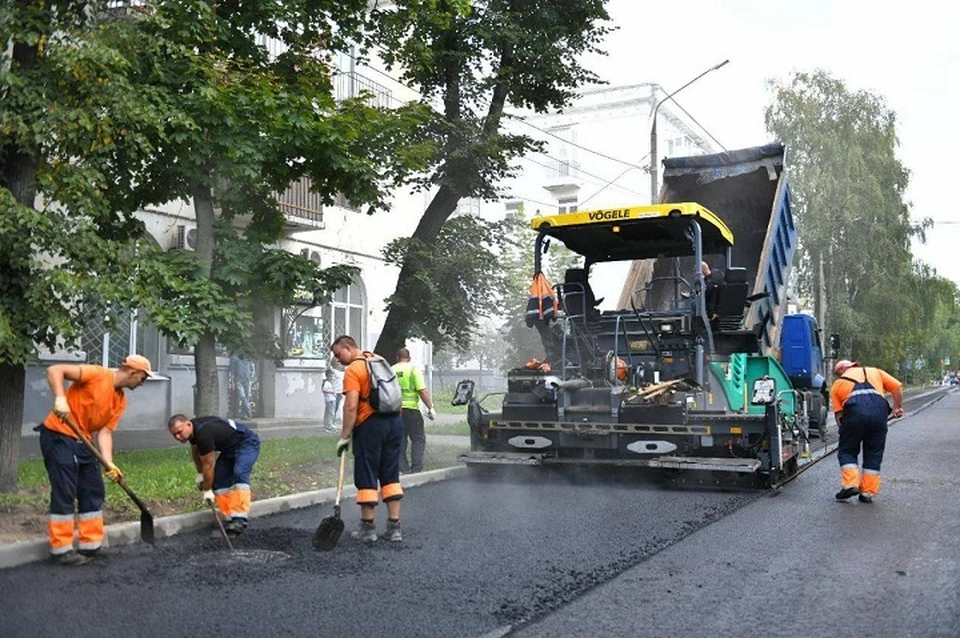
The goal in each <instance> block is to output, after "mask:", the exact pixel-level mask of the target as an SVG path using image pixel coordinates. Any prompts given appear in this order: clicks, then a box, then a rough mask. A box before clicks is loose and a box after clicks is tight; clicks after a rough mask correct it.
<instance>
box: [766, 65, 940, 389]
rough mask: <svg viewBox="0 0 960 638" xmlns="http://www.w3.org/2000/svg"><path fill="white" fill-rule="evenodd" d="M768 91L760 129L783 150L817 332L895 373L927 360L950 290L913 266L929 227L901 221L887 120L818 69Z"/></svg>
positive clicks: (900, 189)
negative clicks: (820, 318)
mask: <svg viewBox="0 0 960 638" xmlns="http://www.w3.org/2000/svg"><path fill="white" fill-rule="evenodd" d="M771 88H772V91H773V102H772V104H771V105H770V106H769V107H768V108H767V111H766V123H767V128H768V129H769V130H770V131H771V132H772V133H774V134H775V135H776V136H777V137H779V138H780V139H781V140H783V142H784V143H785V144H786V147H787V157H788V160H789V173H790V183H791V188H792V195H793V202H794V213H795V215H796V217H797V221H798V226H799V229H800V243H799V251H798V264H799V272H798V277H797V287H798V292H800V293H801V294H802V295H804V296H806V297H808V298H815V299H817V302H818V305H821V304H826V314H827V322H826V323H827V325H826V329H827V331H830V332H839V333H840V334H841V336H842V339H843V342H844V344H845V348H844V350H845V351H844V352H843V353H842V354H843V355H844V356H848V357H852V358H858V359H862V360H863V361H864V362H866V363H869V364H871V365H878V366H881V367H886V368H888V369H889V370H891V371H898V372H899V373H900V374H904V373H905V372H906V371H907V370H908V369H914V368H915V367H916V365H915V364H916V362H917V361H922V360H925V359H926V360H930V359H932V358H933V357H932V355H931V353H930V352H929V348H930V347H931V344H932V343H936V342H938V341H941V335H942V333H943V331H944V330H945V325H946V321H947V317H952V316H956V313H957V311H956V288H955V286H953V285H952V284H950V282H946V281H944V280H942V279H939V278H937V277H934V276H932V275H931V273H930V272H929V270H928V269H926V268H925V267H923V266H921V265H916V264H914V263H913V256H912V254H911V250H910V241H911V239H912V238H913V237H915V236H918V237H920V238H921V239H922V237H923V233H924V231H925V229H926V228H928V227H929V224H930V222H929V220H925V221H923V222H921V223H920V224H917V225H912V223H911V220H910V210H909V206H908V204H907V202H906V201H905V200H904V192H905V190H906V187H907V184H908V180H909V172H908V171H907V169H906V168H904V166H903V165H902V164H901V162H900V160H899V159H898V158H897V157H896V147H897V136H896V115H895V114H894V113H893V112H892V111H890V110H889V109H888V108H887V107H886V104H885V102H884V100H883V99H882V98H881V97H878V96H876V95H873V94H871V93H869V92H867V91H852V90H850V89H848V88H847V86H846V85H845V84H844V83H843V82H842V81H840V80H837V79H835V78H833V77H831V76H830V75H829V74H828V73H826V72H824V71H815V72H812V73H796V74H794V75H793V76H792V77H791V78H790V79H789V80H788V81H786V82H773V83H772V84H771ZM821 260H822V261H823V263H824V268H823V271H824V281H823V282H820V280H819V272H820V267H819V265H820V262H821ZM821 284H822V285H823V286H824V287H825V289H826V291H827V298H826V299H819V290H820V287H821Z"/></svg>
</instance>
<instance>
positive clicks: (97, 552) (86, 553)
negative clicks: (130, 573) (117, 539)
mask: <svg viewBox="0 0 960 638" xmlns="http://www.w3.org/2000/svg"><path fill="white" fill-rule="evenodd" d="M79 554H80V555H81V556H83V557H84V558H88V559H90V560H109V559H111V558H116V557H117V556H119V555H120V548H119V547H101V548H99V549H81V550H80V552H79Z"/></svg>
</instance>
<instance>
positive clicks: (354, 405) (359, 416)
mask: <svg viewBox="0 0 960 638" xmlns="http://www.w3.org/2000/svg"><path fill="white" fill-rule="evenodd" d="M330 351H331V352H332V353H333V356H334V357H336V358H337V360H338V361H339V362H340V363H342V364H343V365H345V366H347V369H346V371H345V372H344V375H343V395H344V402H343V429H342V431H341V434H340V441H339V442H338V443H337V455H338V456H339V455H341V454H345V453H346V451H347V449H348V448H349V447H350V443H351V440H352V441H353V455H354V465H353V482H354V485H356V487H357V504H358V505H359V506H360V528H359V529H358V530H357V531H356V532H353V533H351V536H352V537H354V538H357V539H359V540H362V541H364V542H373V541H376V540H377V532H376V526H375V525H374V516H373V514H374V509H375V508H376V506H377V504H378V502H379V500H380V498H381V497H382V498H383V502H384V503H385V504H386V506H387V528H386V533H385V538H386V539H387V540H389V541H394V542H399V541H401V540H403V535H402V533H401V531H400V499H402V498H403V488H402V487H401V486H400V445H401V441H402V439H403V421H401V420H400V413H399V412H397V413H394V414H385V413H380V412H377V410H375V409H374V407H373V406H372V405H371V404H370V394H371V387H370V373H369V372H368V371H367V364H366V361H365V359H366V357H367V355H368V354H369V355H370V356H371V357H372V356H374V355H372V354H371V353H365V352H363V351H362V350H361V349H360V348H359V347H358V346H357V342H356V341H354V339H353V338H352V337H350V336H348V335H342V336H339V337H337V338H336V340H335V341H334V342H333V345H331V346H330ZM398 407H399V406H398ZM378 485H379V488H380V489H379V491H378V489H377V487H378Z"/></svg>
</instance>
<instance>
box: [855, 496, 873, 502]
mask: <svg viewBox="0 0 960 638" xmlns="http://www.w3.org/2000/svg"><path fill="white" fill-rule="evenodd" d="M857 499H858V500H859V501H860V502H861V503H872V502H873V497H872V496H870V495H869V494H858V495H857Z"/></svg>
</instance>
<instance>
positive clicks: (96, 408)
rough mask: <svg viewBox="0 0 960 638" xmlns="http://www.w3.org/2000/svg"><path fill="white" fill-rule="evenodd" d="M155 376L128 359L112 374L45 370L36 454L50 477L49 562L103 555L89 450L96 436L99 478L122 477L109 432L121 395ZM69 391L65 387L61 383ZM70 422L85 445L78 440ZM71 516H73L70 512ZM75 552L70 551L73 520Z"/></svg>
mask: <svg viewBox="0 0 960 638" xmlns="http://www.w3.org/2000/svg"><path fill="white" fill-rule="evenodd" d="M152 376H154V373H153V370H152V369H151V366H150V361H149V360H148V359H147V358H146V357H142V356H140V355H137V354H132V355H130V356H129V357H127V358H126V359H124V360H123V363H121V364H120V367H119V368H118V369H116V370H114V369H111V368H104V367H101V366H97V365H74V364H55V365H52V366H50V367H49V368H47V383H48V384H49V386H50V390H51V392H53V410H52V411H51V412H50V414H49V415H47V418H46V419H44V421H43V424H41V425H39V426H37V427H36V428H34V429H35V430H36V431H38V432H39V433H40V451H41V453H42V454H43V464H44V466H45V467H46V469H47V476H49V478H50V521H49V523H48V524H47V531H48V534H49V538H50V557H51V559H52V560H53V561H54V562H56V563H58V564H60V565H71V566H72V565H83V564H84V563H86V562H88V561H89V560H90V559H91V558H103V557H106V556H107V555H108V554H107V552H106V551H105V550H103V549H102V546H103V536H104V527H103V510H102V507H103V500H104V496H105V490H104V486H103V479H102V478H101V477H100V469H99V466H100V463H99V462H98V459H97V456H96V455H95V454H94V453H93V451H91V450H90V449H89V447H88V445H89V446H91V447H92V443H90V442H91V441H92V440H93V435H94V434H96V438H97V447H98V448H99V452H100V455H101V456H102V457H103V459H104V467H105V468H106V471H105V472H104V476H106V477H107V478H109V479H110V480H111V481H115V482H116V481H119V480H120V479H122V478H123V472H121V471H120V468H118V467H117V466H116V465H114V463H113V431H114V430H115V429H116V428H117V424H118V423H119V422H120V416H121V415H122V414H123V412H124V410H125V409H126V407H127V396H126V394H125V393H124V390H125V389H126V390H135V389H136V388H139V387H140V386H141V385H143V383H144V381H146V379H147V377H152ZM65 381H70V386H69V387H67V388H64V382H65ZM67 420H69V421H70V422H71V423H73V424H74V425H75V426H76V428H77V431H79V433H80V434H81V435H82V436H83V437H84V438H85V439H86V440H87V441H86V442H84V441H81V440H80V439H78V438H77V432H76V431H74V429H73V428H71V427H70V425H68V423H67ZM75 512H76V513H75ZM75 518H76V533H77V536H78V543H77V548H78V551H75V550H74V546H73V544H74V531H75V530H74V519H75Z"/></svg>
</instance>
